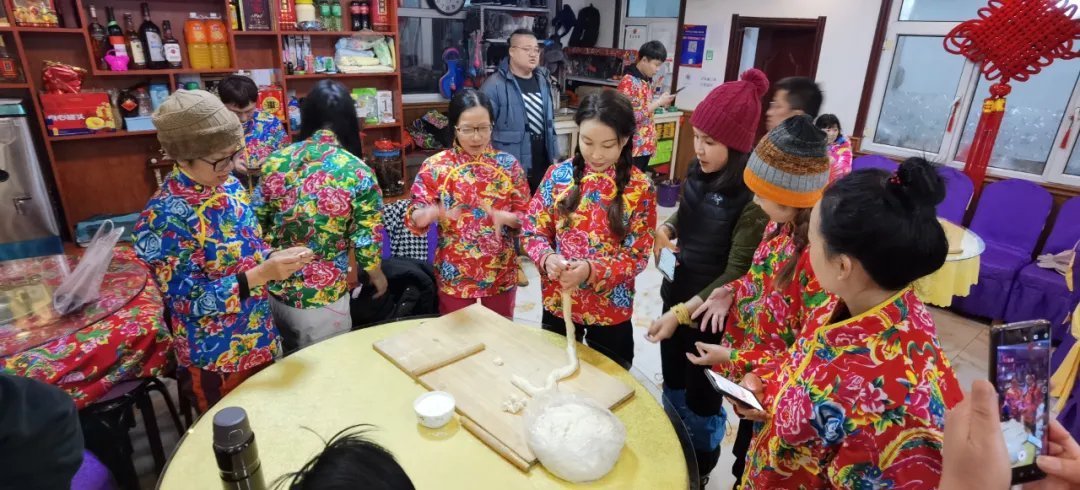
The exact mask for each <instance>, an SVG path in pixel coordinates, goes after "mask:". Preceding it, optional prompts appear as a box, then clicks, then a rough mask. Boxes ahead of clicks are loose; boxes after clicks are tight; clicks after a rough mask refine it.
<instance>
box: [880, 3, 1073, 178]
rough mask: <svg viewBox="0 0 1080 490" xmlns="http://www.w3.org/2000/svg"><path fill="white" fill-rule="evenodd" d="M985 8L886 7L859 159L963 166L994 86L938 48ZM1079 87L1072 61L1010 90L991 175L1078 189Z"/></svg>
mask: <svg viewBox="0 0 1080 490" xmlns="http://www.w3.org/2000/svg"><path fill="white" fill-rule="evenodd" d="M1070 3H1074V4H1080V0H1070ZM985 6H986V0H896V1H895V2H893V9H892V12H890V18H891V20H890V22H889V30H888V33H887V35H886V38H885V45H884V46H883V47H882V49H883V51H882V56H881V66H880V67H879V70H878V75H877V79H876V80H877V81H876V84H875V86H874V92H873V93H874V96H873V99H872V101H871V105H870V111H869V114H867V122H866V128H865V130H864V139H863V142H862V149H863V150H864V151H868V152H873V153H882V154H888V155H894V156H898V157H908V156H922V157H925V158H927V159H929V160H933V161H936V162H947V163H950V164H952V165H955V166H963V165H964V162H965V161H966V160H967V156H968V153H969V150H970V147H971V143H972V140H973V139H974V133H975V128H976V126H978V123H979V116H980V113H981V110H982V102H983V99H985V98H987V97H989V96H990V85H992V83H991V82H988V81H987V80H986V79H985V77H983V76H982V74H981V73H980V72H979V70H978V66H977V65H976V64H974V63H972V62H970V61H968V60H967V59H966V58H964V57H963V56H960V55H954V54H951V53H948V52H946V51H945V48H944V46H943V44H944V40H945V36H946V34H948V33H949V31H951V30H952V29H953V28H954V27H956V25H958V24H959V23H960V22H963V21H965V20H968V19H971V18H974V17H976V16H977V14H976V11H978V9H979V8H982V7H985ZM1078 82H1080V62H1078V61H1063V60H1057V61H1055V62H1054V63H1053V64H1052V65H1050V66H1048V67H1045V68H1043V70H1042V72H1041V73H1039V74H1037V75H1034V76H1032V77H1031V78H1030V79H1029V80H1028V81H1026V82H1016V81H1014V82H1012V83H1010V84H1009V85H1010V86H1011V87H1012V93H1010V94H1009V95H1008V96H1007V98H1006V106H1005V116H1004V118H1003V119H1002V122H1001V129H1000V130H999V132H998V137H997V140H996V143H995V145H994V151H993V153H992V154H991V157H990V169H989V173H991V174H993V175H998V176H1002V177H1016V178H1025V179H1030V180H1035V181H1038V182H1052V183H1058V184H1066V185H1070V186H1080V154H1078V153H1080V145H1077V143H1076V141H1075V140H1076V139H1078V138H1077V132H1078V131H1077V130H1078V129H1080V83H1078ZM1070 128H1072V130H1071V131H1070ZM1066 138H1068V141H1063V140H1065V139H1066Z"/></svg>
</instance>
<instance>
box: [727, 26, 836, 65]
mask: <svg viewBox="0 0 1080 490" xmlns="http://www.w3.org/2000/svg"><path fill="white" fill-rule="evenodd" d="M747 27H758V28H763V27H766V28H767V27H773V28H784V27H787V28H793V27H794V28H802V29H808V30H811V29H812V30H814V59H813V60H812V61H811V63H810V72H811V73H810V78H814V79H816V78H817V70H818V60H819V59H820V58H821V42H822V40H823V39H824V38H825V16H820V17H818V18H816V19H787V18H781V17H743V16H740V15H739V14H733V15H732V16H731V38H730V39H729V40H728V52H727V67H726V69H725V70H724V81H726V82H730V81H734V80H738V79H739V61H740V58H741V57H742V45H743V42H742V40H743V33H744V32H745V31H746V28H747Z"/></svg>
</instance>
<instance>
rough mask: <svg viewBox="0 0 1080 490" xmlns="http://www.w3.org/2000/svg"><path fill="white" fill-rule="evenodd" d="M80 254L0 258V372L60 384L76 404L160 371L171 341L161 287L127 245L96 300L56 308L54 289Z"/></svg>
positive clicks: (168, 358) (116, 260)
mask: <svg viewBox="0 0 1080 490" xmlns="http://www.w3.org/2000/svg"><path fill="white" fill-rule="evenodd" d="M78 260H79V259H78V258H77V257H73V256H68V255H52V256H46V257H35V258H30V259H22V260H12V261H7V262H0V370H2V371H3V372H5V373H8V374H14V375H18V376H25V377H29V378H34V379H37V380H39V381H43V382H45V383H49V384H51V385H54V386H58V387H60V388H62V389H64V390H65V391H67V392H68V393H69V394H71V397H72V398H74V399H75V404H76V406H78V407H79V408H80V409H81V408H83V407H85V406H86V405H89V404H91V403H93V402H95V401H97V400H98V399H100V398H101V397H102V396H103V395H105V393H106V392H108V391H109V389H110V388H112V387H113V386H114V385H116V384H117V383H119V382H121V381H126V380H131V379H138V378H144V377H149V376H157V375H159V374H162V372H163V371H164V370H165V369H166V367H168V365H169V360H170V355H169V349H170V347H171V344H172V339H171V336H170V335H169V330H168V328H167V326H166V325H165V321H164V306H163V305H162V299H161V292H160V291H159V290H158V288H157V285H156V284H155V283H154V281H152V280H151V279H150V271H149V270H148V269H147V268H146V266H145V265H144V264H143V263H142V262H140V261H139V260H138V259H137V258H136V257H135V254H134V253H133V252H132V251H131V249H129V248H126V247H120V248H117V250H116V253H115V255H114V257H113V260H112V263H111V264H110V266H109V269H108V271H107V272H106V274H105V278H104V281H103V282H102V285H101V297H100V298H98V299H97V300H96V301H94V302H92V303H90V304H88V305H86V306H85V307H83V308H81V309H79V310H78V311H75V312H73V313H71V314H69V315H66V316H61V315H60V314H59V313H57V312H56V310H55V309H53V305H52V294H53V291H54V290H55V289H56V287H57V286H59V285H60V283H61V282H62V281H63V280H64V278H65V277H67V275H68V274H70V273H71V272H72V271H74V270H75V266H76V265H77V263H78Z"/></svg>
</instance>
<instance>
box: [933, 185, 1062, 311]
mask: <svg viewBox="0 0 1080 490" xmlns="http://www.w3.org/2000/svg"><path fill="white" fill-rule="evenodd" d="M1051 201H1052V199H1051V197H1050V193H1049V192H1047V191H1046V189H1043V188H1042V187H1039V186H1038V185H1037V184H1034V183H1031V182H1028V181H1026V180H1017V179H1010V180H1003V181H1001V182H995V183H993V184H990V185H988V186H986V189H985V190H984V191H983V193H982V197H981V198H980V199H979V203H978V207H977V208H976V209H975V218H974V219H972V221H971V227H970V228H971V230H972V231H974V232H975V233H976V234H978V235H979V236H980V237H982V239H983V241H984V242H985V243H986V251H985V252H983V254H982V257H981V258H980V260H981V266H980V268H979V282H978V284H976V285H975V286H974V287H972V288H971V294H969V295H968V296H967V297H962V298H957V299H956V301H955V302H954V303H953V306H954V307H955V308H956V309H957V310H959V311H961V312H964V313H968V314H971V315H977V316H981V317H985V318H990V319H992V320H997V319H1002V318H1004V316H1005V305H1006V304H1008V302H1009V292H1010V291H1012V287H1013V282H1014V281H1015V279H1016V275H1017V273H1018V272H1020V269H1021V268H1023V267H1024V266H1025V265H1027V264H1029V263H1031V258H1032V257H1031V255H1032V252H1033V250H1034V249H1035V242H1037V241H1038V240H1039V235H1040V234H1042V230H1043V227H1044V226H1046V217H1047V215H1049V214H1050V206H1051V204H1052V203H1051Z"/></svg>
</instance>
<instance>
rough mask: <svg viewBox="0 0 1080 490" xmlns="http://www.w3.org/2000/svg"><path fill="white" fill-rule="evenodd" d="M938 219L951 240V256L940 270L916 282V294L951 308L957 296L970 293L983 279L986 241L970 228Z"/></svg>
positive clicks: (933, 303) (926, 300) (928, 301)
mask: <svg viewBox="0 0 1080 490" xmlns="http://www.w3.org/2000/svg"><path fill="white" fill-rule="evenodd" d="M938 221H939V222H940V223H941V227H942V229H944V230H945V237H946V238H947V239H948V240H949V255H948V256H946V257H945V264H944V265H942V266H941V268H940V269H938V270H937V271H936V272H934V273H933V274H930V275H928V276H926V277H923V278H921V279H919V280H917V281H915V293H916V294H918V296H919V299H921V300H922V301H923V303H926V304H928V305H934V306H940V307H942V308H948V307H949V306H951V305H952V302H953V298H954V297H957V296H961V297H963V296H967V295H968V294H970V293H971V287H972V286H974V285H975V284H976V283H978V282H979V256H980V255H982V253H983V252H984V251H985V250H986V244H985V243H983V240H982V238H979V235H976V234H975V232H973V231H971V230H969V229H967V228H964V227H962V226H960V225H957V224H955V223H952V222H951V221H948V220H944V219H940V218H939V219H938Z"/></svg>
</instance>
